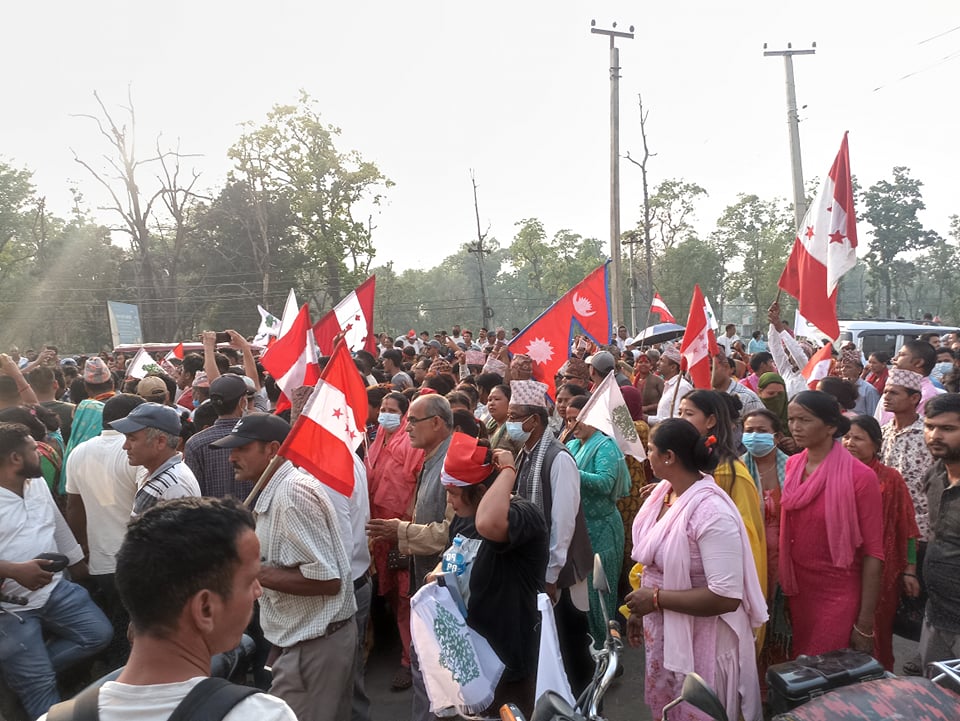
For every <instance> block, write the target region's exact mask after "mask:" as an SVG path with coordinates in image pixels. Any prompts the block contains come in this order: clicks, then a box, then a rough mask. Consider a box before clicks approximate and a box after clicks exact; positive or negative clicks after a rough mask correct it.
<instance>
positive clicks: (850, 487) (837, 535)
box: [780, 391, 883, 656]
mask: <svg viewBox="0 0 960 721" xmlns="http://www.w3.org/2000/svg"><path fill="white" fill-rule="evenodd" d="M788 414H789V424H790V432H791V434H792V435H793V439H794V440H795V441H796V442H797V445H798V446H800V447H801V448H802V449H803V451H802V452H801V453H798V454H797V455H795V456H791V457H790V458H789V459H788V460H787V467H786V471H785V474H784V476H785V477H784V482H783V492H782V494H781V497H780V586H781V587H782V588H783V592H784V594H786V596H787V598H788V601H789V604H790V619H791V622H792V624H793V645H792V648H791V652H792V654H793V656H798V655H800V654H809V655H816V654H821V653H825V652H827V651H833V650H835V649H838V648H847V647H850V648H854V649H857V650H858V651H864V652H866V653H872V652H873V641H874V632H873V624H874V612H875V610H876V605H877V597H878V596H879V593H880V575H881V571H882V568H883V510H882V501H881V496H880V483H879V481H878V480H877V474H876V473H874V472H873V471H872V470H870V469H869V468H868V467H867V466H865V465H863V464H862V463H861V462H860V461H858V460H856V459H855V458H854V457H853V456H852V455H850V453H849V451H847V450H846V449H845V448H844V447H843V444H841V443H840V441H839V439H840V438H842V437H843V436H844V435H845V434H846V433H847V431H848V430H850V421H849V420H848V419H847V418H846V417H844V415H843V413H842V412H841V409H840V404H839V403H837V401H836V399H835V398H834V397H833V396H830V395H828V394H826V393H823V392H821V391H803V392H801V393H798V394H797V395H796V396H795V397H794V398H793V400H792V401H791V402H790V405H789V407H788Z"/></svg>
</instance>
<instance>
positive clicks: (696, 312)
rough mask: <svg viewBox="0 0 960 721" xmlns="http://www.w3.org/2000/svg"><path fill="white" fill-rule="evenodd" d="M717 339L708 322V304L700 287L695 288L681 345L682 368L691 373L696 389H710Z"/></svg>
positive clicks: (717, 349)
mask: <svg viewBox="0 0 960 721" xmlns="http://www.w3.org/2000/svg"><path fill="white" fill-rule="evenodd" d="M718 352H719V348H718V347H717V338H716V336H715V335H714V334H713V329H712V328H710V323H709V322H708V321H707V311H706V304H705V303H704V300H703V293H702V292H701V291H700V286H699V285H695V286H693V300H691V301H690V313H689V315H688V316H687V328H686V330H685V331H684V332H683V341H682V342H681V343H680V355H681V356H682V359H681V361H680V367H681V368H683V369H684V370H686V371H688V372H689V373H690V380H691V382H692V383H693V387H694V388H707V389H709V388H710V359H711V358H713V357H714V356H716V355H717V353H718Z"/></svg>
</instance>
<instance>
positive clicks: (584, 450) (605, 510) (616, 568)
mask: <svg viewBox="0 0 960 721" xmlns="http://www.w3.org/2000/svg"><path fill="white" fill-rule="evenodd" d="M581 397H582V396H581ZM572 433H573V436H574V438H573V440H571V441H570V442H569V443H567V448H568V449H570V453H571V454H573V458H574V460H575V461H576V462H577V469H578V470H579V471H580V501H581V503H582V504H583V515H584V519H585V520H586V522H587V533H588V534H589V536H590V545H591V546H592V547H593V552H594V553H596V554H599V555H600V560H601V561H603V570H604V573H605V574H606V576H607V583H608V584H609V586H610V588H611V589H616V588H618V587H619V579H620V569H621V567H622V566H623V546H624V538H623V537H624V525H623V518H622V517H621V516H620V512H619V510H618V509H617V500H618V499H620V498H622V497H623V496H625V495H627V494H628V493H629V492H630V471H629V470H627V464H626V461H625V460H624V458H623V453H622V452H621V451H620V449H619V448H618V447H617V442H616V441H615V440H613V439H612V438H610V437H609V436H606V435H604V434H603V433H601V432H600V431H598V430H597V429H596V428H594V427H593V426H589V425H587V424H586V423H584V422H583V421H580V422H579V423H577V424H576V425H575V426H574V428H573V431H572ZM587 582H588V588H589V592H590V612H589V614H588V621H589V624H590V635H591V636H593V639H594V643H595V644H599V645H602V644H603V639H604V638H605V637H606V624H605V623H604V620H603V610H602V609H601V607H600V596H599V594H597V591H596V589H595V588H594V587H593V579H592V578H591V577H590V576H587ZM605 603H606V606H607V618H613V616H614V613H615V611H616V593H609V594H607V595H606V597H605Z"/></svg>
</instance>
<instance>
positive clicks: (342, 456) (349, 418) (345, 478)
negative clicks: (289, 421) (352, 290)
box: [277, 340, 367, 497]
mask: <svg viewBox="0 0 960 721" xmlns="http://www.w3.org/2000/svg"><path fill="white" fill-rule="evenodd" d="M366 419H367V391H366V388H365V387H364V383H363V379H362V378H361V377H360V374H359V373H358V372H357V367H356V365H354V363H353V358H352V357H351V356H350V350H349V349H348V348H347V345H346V341H345V340H341V341H340V342H339V343H337V346H336V348H334V350H333V354H332V355H331V358H330V362H329V363H327V366H326V368H324V369H323V375H322V376H321V377H320V380H319V381H318V382H317V385H316V388H314V390H313V394H312V395H311V396H310V398H309V399H308V400H307V403H306V405H305V406H304V407H303V411H302V412H301V413H300V415H299V417H298V418H297V422H296V423H294V425H293V428H291V429H290V434H289V435H288V436H287V439H286V440H285V441H284V442H283V445H282V446H281V447H280V450H279V451H278V452H277V454H278V455H281V456H283V457H284V458H286V459H287V460H289V461H290V462H292V463H294V464H296V465H298V466H300V467H301V468H302V469H304V470H305V471H307V472H308V473H309V474H310V475H312V476H313V477H314V478H316V479H317V480H319V481H320V482H321V483H323V484H325V485H327V486H329V487H330V488H332V489H333V490H335V491H337V492H338V493H342V494H343V495H345V496H348V497H349V496H350V495H351V494H352V493H353V456H354V453H355V452H356V450H357V447H358V446H359V445H360V444H361V443H363V436H364V425H365V422H366Z"/></svg>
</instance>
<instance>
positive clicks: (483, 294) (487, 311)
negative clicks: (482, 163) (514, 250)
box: [467, 170, 493, 328]
mask: <svg viewBox="0 0 960 721" xmlns="http://www.w3.org/2000/svg"><path fill="white" fill-rule="evenodd" d="M470 182H471V183H473V211H474V213H475V214H476V216H477V244H476V245H473V244H472V243H471V244H470V246H469V247H468V249H467V250H468V251H469V252H470V253H476V254H477V264H478V265H479V266H480V307H481V308H482V310H481V317H480V326H479V327H480V328H484V327H486V325H487V321H488V320H490V319H491V318H493V308H491V307H490V306H489V305H487V286H486V283H485V282H484V279H483V256H485V255H486V254H487V253H489V252H490V251H488V250H484V248H483V239H484V237H486V233H482V232H480V204H479V203H478V202H477V179H476V177H475V176H474V174H473V170H471V171H470Z"/></svg>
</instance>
